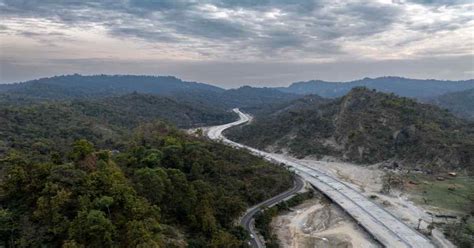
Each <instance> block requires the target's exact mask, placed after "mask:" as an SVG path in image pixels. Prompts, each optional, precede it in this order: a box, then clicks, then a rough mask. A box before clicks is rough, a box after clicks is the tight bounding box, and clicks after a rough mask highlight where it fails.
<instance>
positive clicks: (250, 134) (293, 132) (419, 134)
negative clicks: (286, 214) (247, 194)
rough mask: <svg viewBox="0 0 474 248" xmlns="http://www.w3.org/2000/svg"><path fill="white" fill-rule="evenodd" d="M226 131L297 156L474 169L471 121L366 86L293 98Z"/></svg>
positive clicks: (428, 168)
mask: <svg viewBox="0 0 474 248" xmlns="http://www.w3.org/2000/svg"><path fill="white" fill-rule="evenodd" d="M227 135H228V136H229V138H231V139H234V140H236V141H239V142H242V143H245V144H248V145H251V146H255V147H258V148H263V149H267V150H274V151H280V152H285V151H288V152H289V153H291V154H293V155H296V156H298V157H304V156H308V155H316V156H320V157H321V156H324V155H330V156H334V157H338V158H341V159H343V160H346V161H352V162H356V163H362V164H372V163H379V162H390V164H391V165H393V166H395V167H398V166H401V167H404V168H417V169H421V170H424V171H437V170H448V169H460V170H467V171H470V172H472V171H473V169H474V125H473V124H472V123H469V122H466V121H464V120H462V119H459V118H457V117H455V116H453V115H452V114H450V113H449V112H447V111H445V110H441V109H439V108H438V107H435V106H432V105H427V104H420V103H417V102H415V101H413V100H410V99H408V98H401V97H397V96H395V95H393V94H385V93H379V92H376V91H374V90H369V89H366V88H355V89H353V90H351V92H349V93H348V94H347V95H346V96H344V97H342V98H338V99H335V100H333V101H329V102H327V101H316V100H314V99H313V100H311V97H307V98H303V99H299V100H296V101H294V102H293V103H292V104H290V105H288V106H286V107H285V108H281V109H280V110H276V111H274V113H273V114H270V115H266V116H259V117H257V118H256V121H254V122H253V123H252V124H250V125H247V126H243V127H238V128H235V129H232V130H230V131H229V132H228V133H227Z"/></svg>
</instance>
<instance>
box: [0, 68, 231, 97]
mask: <svg viewBox="0 0 474 248" xmlns="http://www.w3.org/2000/svg"><path fill="white" fill-rule="evenodd" d="M194 91H196V92H199V91H205V92H212V93H216V92H222V91H224V89H221V88H219V87H215V86H212V85H209V84H203V83H195V82H186V81H182V80H181V79H178V78H176V77H172V76H135V75H113V76H111V75H96V76H82V75H78V74H74V75H67V76H56V77H51V78H41V79H37V80H31V81H27V82H23V83H15V84H3V85H2V84H0V92H3V93H8V94H9V95H10V96H17V97H27V98H37V99H73V98H86V97H104V96H114V95H123V94H127V93H132V92H139V93H149V94H159V95H171V94H175V93H178V92H194Z"/></svg>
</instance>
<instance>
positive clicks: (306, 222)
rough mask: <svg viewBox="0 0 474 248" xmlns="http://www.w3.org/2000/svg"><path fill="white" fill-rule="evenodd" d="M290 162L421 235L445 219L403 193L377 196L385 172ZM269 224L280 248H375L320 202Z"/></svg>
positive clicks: (340, 214)
mask: <svg viewBox="0 0 474 248" xmlns="http://www.w3.org/2000/svg"><path fill="white" fill-rule="evenodd" d="M294 160H295V161H298V163H303V164H305V165H308V166H311V167H314V168H317V169H319V170H321V171H324V172H326V173H329V174H330V175H332V176H335V177H337V178H339V179H340V180H342V181H344V182H345V183H346V184H348V185H349V186H351V187H352V188H354V189H356V190H358V191H360V192H361V193H363V194H364V195H365V196H367V197H368V198H370V199H371V200H372V201H374V202H376V203H377V204H379V205H381V206H383V207H384V208H385V209H387V210H388V211H389V212H391V213H392V214H393V215H395V216H397V217H399V218H400V219H401V220H402V221H404V222H405V223H407V224H408V225H410V226H411V227H413V228H418V227H419V228H420V229H421V232H428V228H429V224H430V223H431V222H432V221H435V222H436V221H445V219H442V220H441V219H438V218H434V217H433V216H432V215H429V214H428V213H427V212H430V211H433V206H426V205H422V204H416V203H414V202H413V201H412V200H411V199H412V198H413V197H414V196H415V195H413V194H409V193H407V191H404V192H401V191H400V190H397V189H391V190H390V192H389V193H386V192H385V193H381V191H382V188H383V181H384V180H383V178H384V176H385V175H386V172H385V171H384V170H382V169H379V168H378V166H376V165H373V166H360V165H355V164H351V163H343V162H336V161H334V160H331V159H325V160H315V159H311V158H305V159H294ZM420 219H421V221H420ZM273 224H274V227H275V233H276V234H277V235H278V238H279V240H280V242H281V244H282V245H283V246H284V247H374V246H376V244H375V243H374V242H373V241H371V239H370V237H368V236H367V234H365V232H364V231H363V230H361V229H360V227H358V226H357V225H356V224H355V223H354V221H353V220H352V219H350V217H349V216H347V215H346V214H344V213H343V212H342V211H341V210H340V208H339V207H337V206H335V205H334V204H331V203H328V202H324V201H323V202H321V201H320V200H312V201H310V202H306V203H305V204H303V205H300V206H299V207H298V209H296V211H292V212H289V213H285V214H283V215H280V216H279V217H278V218H276V219H275V221H274V222H273ZM434 234H435V236H436V237H437V239H439V241H440V242H441V243H443V244H444V246H443V247H451V243H450V242H449V241H447V240H446V239H445V238H444V236H443V235H442V233H441V232H439V231H437V230H436V229H435V230H434ZM437 243H439V242H437Z"/></svg>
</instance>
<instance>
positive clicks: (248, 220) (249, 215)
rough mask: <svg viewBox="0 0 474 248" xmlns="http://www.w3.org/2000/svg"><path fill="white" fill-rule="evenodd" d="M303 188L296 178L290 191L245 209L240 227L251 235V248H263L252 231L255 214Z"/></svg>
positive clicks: (255, 233)
mask: <svg viewBox="0 0 474 248" xmlns="http://www.w3.org/2000/svg"><path fill="white" fill-rule="evenodd" d="M303 187H304V181H303V180H302V179H301V177H299V176H296V177H295V180H294V182H293V187H292V188H291V189H289V190H287V191H285V192H283V193H281V194H279V195H277V196H275V197H272V198H270V199H268V200H266V201H264V202H261V203H259V204H257V205H255V206H253V207H251V208H249V209H247V211H246V212H245V214H244V216H243V217H242V219H240V225H241V226H243V227H244V228H245V229H246V230H247V231H249V233H250V234H251V235H252V239H251V240H250V243H251V245H252V246H253V247H258V248H260V247H264V245H263V244H264V242H263V241H262V240H260V237H259V235H257V231H256V230H255V229H254V217H255V214H257V213H258V212H259V211H260V210H261V209H262V208H263V207H271V206H273V205H275V204H277V203H280V202H281V201H283V200H285V199H286V198H288V197H290V196H292V195H294V194H296V193H297V192H298V191H300V190H301V189H303Z"/></svg>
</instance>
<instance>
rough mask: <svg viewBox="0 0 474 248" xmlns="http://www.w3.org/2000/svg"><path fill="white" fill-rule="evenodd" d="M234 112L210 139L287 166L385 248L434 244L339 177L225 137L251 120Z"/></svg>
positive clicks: (420, 247)
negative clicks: (235, 114) (224, 132)
mask: <svg viewBox="0 0 474 248" xmlns="http://www.w3.org/2000/svg"><path fill="white" fill-rule="evenodd" d="M233 111H234V112H235V113H237V114H238V115H239V117H240V118H239V120H238V121H235V122H232V123H228V124H225V125H220V126H215V127H210V128H209V129H208V131H207V135H208V137H209V138H211V139H214V140H218V141H221V142H223V143H225V144H227V145H230V146H233V147H237V148H245V149H247V150H249V151H250V152H252V153H253V154H256V155H258V156H261V157H263V158H265V159H267V160H269V161H272V162H275V163H283V164H285V165H287V166H290V167H291V168H292V169H293V170H294V171H295V172H296V173H297V174H298V175H300V176H301V177H302V178H303V179H304V180H305V181H307V182H309V183H310V184H312V185H313V186H314V187H316V188H317V189H319V190H320V191H321V192H322V193H323V194H325V195H326V196H328V197H329V198H330V199H331V200H332V201H333V202H335V203H336V204H338V205H339V206H340V207H341V208H342V209H343V210H344V211H345V212H346V213H348V214H349V215H350V216H352V217H353V218H354V219H355V221H356V222H357V223H358V224H359V225H360V226H362V227H363V228H364V229H365V230H367V232H368V233H370V234H371V235H372V237H373V238H374V239H376V240H378V241H379V242H380V243H381V244H383V245H384V246H386V247H411V248H425V247H426V248H428V247H435V246H434V245H433V244H432V243H431V241H430V240H429V239H427V238H426V237H425V236H423V235H422V234H420V233H419V232H417V231H416V230H415V229H413V228H411V227H409V226H408V225H406V224H405V223H403V221H401V220H399V219H398V218H397V217H395V216H393V215H392V214H391V213H389V212H388V211H386V210H385V209H384V208H383V207H381V206H379V205H378V204H376V203H374V202H372V201H370V200H369V199H368V198H366V197H365V196H364V195H362V194H361V193H360V192H359V191H357V190H356V189H354V188H352V187H351V186H349V185H347V184H345V183H344V182H342V181H340V180H339V179H337V178H334V177H332V176H330V175H328V174H326V173H324V172H322V171H319V170H317V169H315V168H312V167H308V166H306V165H303V164H301V163H298V161H296V160H294V159H292V158H290V157H286V156H284V155H281V154H274V153H268V152H264V151H261V150H257V149H254V148H252V147H248V146H245V145H242V144H239V143H237V142H234V141H231V140H229V139H227V138H225V137H224V136H223V135H222V132H223V131H224V130H225V129H228V128H230V127H233V126H237V125H241V124H244V123H246V122H248V121H249V120H250V119H251V118H250V116H248V115H246V114H244V113H242V112H241V111H240V110H239V109H234V110H233ZM255 237H256V236H255Z"/></svg>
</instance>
